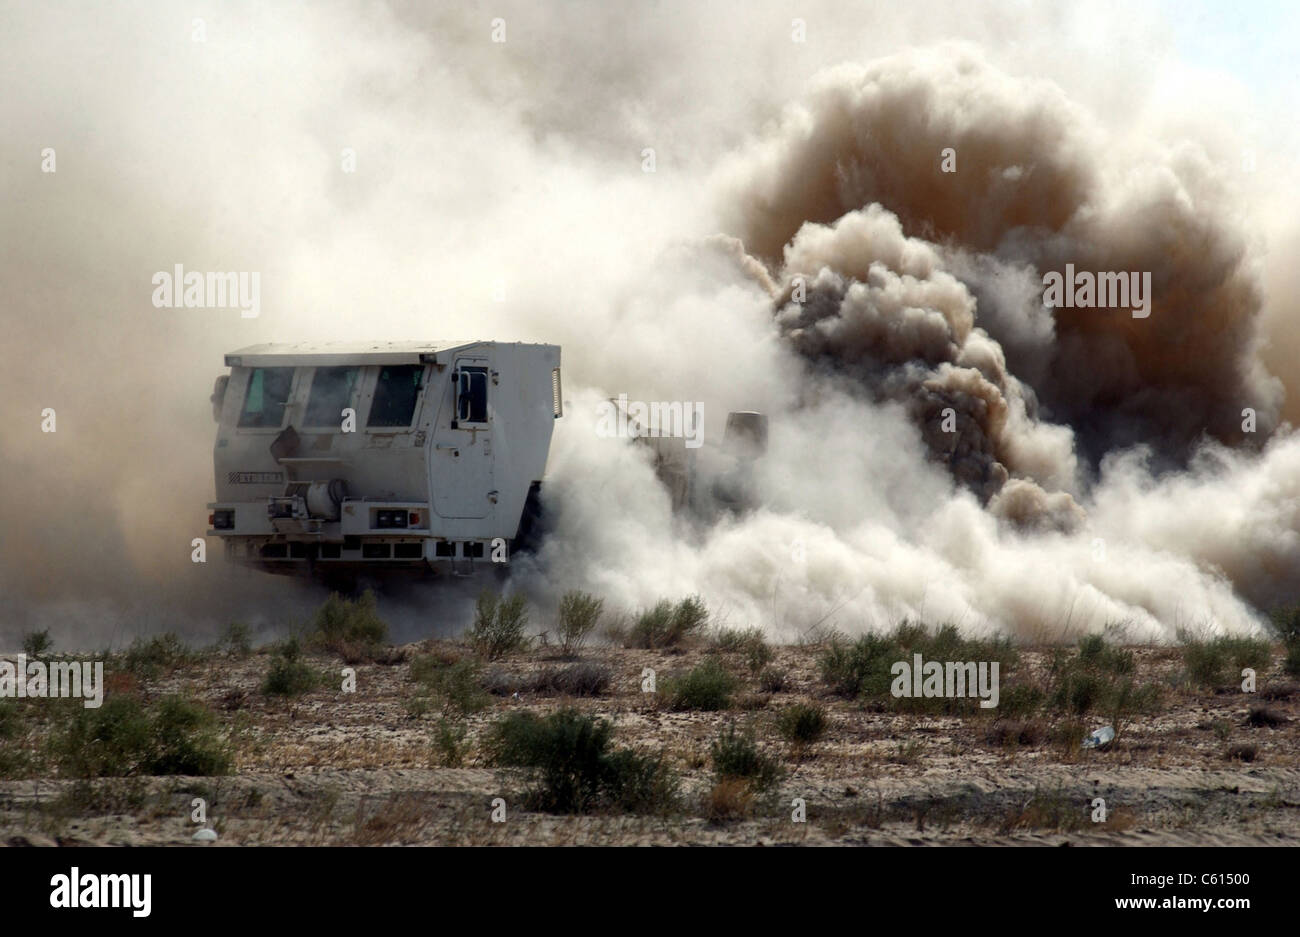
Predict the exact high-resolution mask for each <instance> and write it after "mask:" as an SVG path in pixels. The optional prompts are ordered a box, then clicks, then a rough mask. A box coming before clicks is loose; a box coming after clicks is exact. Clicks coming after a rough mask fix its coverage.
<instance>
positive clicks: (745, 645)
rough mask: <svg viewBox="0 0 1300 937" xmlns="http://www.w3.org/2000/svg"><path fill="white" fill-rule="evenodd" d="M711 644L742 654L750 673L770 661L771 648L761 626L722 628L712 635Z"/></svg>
mask: <svg viewBox="0 0 1300 937" xmlns="http://www.w3.org/2000/svg"><path fill="white" fill-rule="evenodd" d="M713 646H714V647H715V648H717V649H718V650H720V651H728V652H731V653H737V654H742V655H744V658H745V663H746V665H747V666H748V667H749V670H750V672H751V673H758V672H759V671H760V670H762V669H763V668H764V667H766V666H767V665H768V664H770V663H771V662H772V658H773V656H774V655H773V653H772V649H771V648H770V647H769V646H768V644H767V640H766V639H765V638H764V637H763V629H762V628H747V629H745V630H743V631H742V630H740V629H738V628H723V629H721V630H719V631H718V633H717V634H715V635H714V637H713Z"/></svg>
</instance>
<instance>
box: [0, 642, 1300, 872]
mask: <svg viewBox="0 0 1300 937" xmlns="http://www.w3.org/2000/svg"><path fill="white" fill-rule="evenodd" d="M236 643H237V644H238V643H239V642H236ZM624 643H626V642H624ZM835 646H839V647H841V648H843V647H851V646H852V641H851V640H849V639H843V640H842V641H840V642H838V643H837V642H836V641H833V640H830V639H823V640H819V641H816V642H809V643H806V644H803V645H798V646H785V647H772V646H769V645H767V644H766V643H765V642H763V641H762V640H761V639H760V638H758V637H757V635H756V634H754V633H750V634H749V635H745V634H743V633H739V632H732V633H730V634H723V633H715V634H713V635H711V636H705V635H703V634H701V635H698V636H691V637H686V638H683V639H682V640H679V641H675V642H674V643H673V644H672V645H670V646H667V647H652V648H637V647H625V646H620V643H619V642H618V641H617V640H616V639H615V640H610V639H608V638H600V637H593V640H592V641H590V642H589V643H588V644H587V645H586V646H585V647H582V648H581V649H580V650H577V651H576V652H571V653H567V654H566V653H563V652H562V651H561V650H559V649H558V648H557V647H556V646H555V645H554V644H552V643H547V644H542V643H541V642H539V641H537V640H534V641H532V642H531V644H530V645H529V646H527V647H523V648H516V649H515V650H512V651H509V652H505V653H502V652H500V651H499V650H498V651H497V652H496V653H494V654H491V655H484V654H483V653H481V649H476V648H475V647H474V646H472V645H471V644H470V643H469V642H468V641H451V640H429V641H424V642H420V643H415V644H408V645H403V646H400V647H393V646H388V645H382V646H381V645H378V644H374V645H370V646H365V647H362V646H358V645H356V644H349V643H348V642H341V643H340V642H334V643H333V644H332V645H329V643H328V642H326V643H325V644H322V643H321V642H315V643H313V642H311V641H309V640H308V641H305V642H304V644H303V649H302V650H301V651H300V652H299V653H298V654H297V655H296V656H295V655H293V654H290V655H289V659H291V660H292V661H293V666H294V667H296V668H298V669H299V670H300V671H301V672H302V673H307V674H309V677H308V678H307V680H306V684H307V685H305V686H303V687H297V688H290V690H289V691H288V692H285V691H283V690H281V691H271V690H268V685H269V684H268V674H269V673H270V671H271V670H272V669H273V668H274V667H275V666H276V662H277V661H280V663H281V664H283V661H284V659H285V657H284V654H283V653H282V651H280V650H278V649H277V648H276V647H275V646H268V647H262V648H257V649H254V648H251V647H249V646H248V645H247V644H246V643H245V644H243V646H241V647H238V648H236V649H231V648H230V647H218V648H210V649H207V650H205V651H192V650H190V649H188V648H185V647H184V646H183V645H181V644H180V643H179V642H172V643H171V644H168V643H167V642H166V641H162V640H156V641H154V642H153V644H146V643H141V644H140V645H139V647H137V648H136V649H135V651H133V652H131V653H128V654H117V655H113V656H111V657H109V659H108V661H107V665H106V678H105V683H106V686H107V694H106V700H105V707H104V708H103V709H102V710H100V712H104V713H106V712H108V711H109V708H110V707H109V704H110V703H111V701H112V700H113V698H114V697H115V696H118V697H129V698H130V699H131V700H134V701H136V703H138V704H139V705H140V706H141V707H143V708H144V709H143V711H152V710H150V707H156V706H157V705H158V704H159V701H161V700H164V699H167V698H169V697H173V696H181V697H184V698H186V699H188V700H190V701H191V703H193V704H197V709H198V711H200V712H203V713H206V714H207V715H205V716H204V718H205V719H207V720H208V723H207V727H206V728H204V729H202V730H201V732H202V733H204V735H203V737H204V738H206V739H207V740H208V743H210V744H212V745H216V746H218V747H219V749H220V750H221V752H223V753H224V755H225V757H226V758H227V761H226V763H225V764H224V765H223V766H222V767H218V768H214V769H213V772H215V773H210V774H208V776H202V777H194V776H184V775H176V774H165V773H162V771H160V770H158V769H157V768H155V769H153V770H149V769H142V768H140V767H139V766H138V765H137V766H135V767H132V766H130V765H129V764H127V763H123V764H120V765H118V766H117V767H115V768H108V767H105V763H103V762H96V763H95V766H92V767H87V766H86V765H84V764H82V763H81V762H78V761H76V758H75V757H73V758H72V760H69V758H70V756H69V755H68V752H69V750H70V746H72V747H75V748H76V749H77V750H76V753H75V754H76V755H84V754H85V753H86V751H88V750H89V749H90V748H91V747H92V746H95V745H101V744H106V743H104V742H103V739H102V738H101V737H100V736H102V735H103V733H104V732H105V731H107V730H105V729H103V727H102V726H100V727H99V728H93V726H92V730H90V731H88V732H87V731H83V732H82V734H81V735H75V734H74V733H73V731H72V729H70V728H68V726H69V725H71V724H72V723H71V721H70V720H74V719H76V718H80V719H83V720H84V719H87V718H91V717H90V716H88V715H87V713H91V712H93V711H90V710H84V707H81V706H80V704H79V703H78V702H77V701H55V700H42V699H37V700H32V699H28V700H21V701H20V700H6V701H3V702H4V705H5V706H6V707H8V711H7V713H6V715H5V718H4V719H3V724H2V725H0V729H2V730H3V732H4V736H5V737H4V751H5V760H4V764H3V767H4V774H5V777H4V779H3V780H0V842H3V843H6V844H10V845H24V844H34V845H55V844H59V845H64V844H101V845H136V844H177V845H193V844H194V843H195V841H194V838H193V837H194V833H195V832H196V831H197V830H198V829H200V828H202V827H207V828H210V829H212V830H213V831H214V832H215V833H216V834H217V839H216V840H215V843H214V845H215V846H216V847H224V846H232V845H233V846H237V845H268V844H270V845H375V844H443V845H446V844H494V845H575V844H579V845H580V844H618V845H634V844H635V845H639V844H748V845H778V844H807V845H832V844H842V845H959V844H967V845H976V844H1032V845H1049V846H1059V845H1065V844H1069V845H1147V844H1160V845H1182V844H1189V845H1244V844H1266V845H1300V754H1298V753H1300V720H1297V718H1296V717H1297V715H1298V714H1297V703H1298V701H1300V688H1298V687H1297V685H1296V683H1295V681H1294V680H1293V679H1291V678H1289V677H1287V676H1286V674H1285V673H1284V672H1283V652H1284V648H1283V646H1282V644H1280V643H1274V644H1271V645H1270V644H1268V643H1266V642H1259V646H1260V647H1262V648H1264V653H1266V655H1267V662H1266V663H1263V664H1262V666H1260V667H1259V669H1258V687H1257V689H1256V690H1255V692H1242V691H1241V688H1240V687H1239V686H1238V685H1237V684H1236V683H1235V682H1234V683H1228V684H1227V685H1226V686H1225V685H1219V686H1204V685H1198V684H1196V683H1195V682H1194V681H1191V680H1189V678H1188V662H1187V659H1186V650H1185V649H1184V648H1181V647H1178V646H1160V647H1131V648H1128V649H1121V648H1120V647H1119V646H1118V645H1114V646H1107V647H1106V653H1107V654H1112V655H1119V656H1120V657H1122V658H1123V659H1124V660H1126V661H1127V662H1126V663H1123V664H1120V665H1116V668H1115V669H1117V670H1118V671H1120V672H1123V673H1125V674H1128V675H1133V676H1135V677H1136V682H1137V684H1139V685H1141V686H1147V687H1157V688H1158V689H1157V690H1156V691H1154V692H1155V693H1156V694H1157V698H1152V699H1151V700H1148V701H1147V702H1146V703H1144V704H1142V705H1140V706H1137V707H1135V708H1132V709H1128V710H1126V709H1125V708H1124V707H1123V706H1111V707H1110V708H1109V710H1107V708H1106V705H1105V704H1104V703H1098V709H1099V711H1092V710H1091V709H1090V708H1089V706H1088V705H1087V704H1079V705H1073V704H1071V705H1068V706H1065V707H1061V706H1056V707H1054V706H1053V704H1052V703H1051V699H1052V697H1051V693H1052V684H1053V680H1054V679H1055V678H1054V676H1053V673H1054V670H1053V668H1054V666H1055V668H1056V672H1057V673H1058V674H1059V671H1060V668H1061V666H1062V665H1061V662H1062V660H1066V661H1068V660H1069V659H1070V658H1071V656H1076V657H1077V655H1079V654H1080V651H1079V649H1078V647H1076V646H1066V647H1064V648H1053V647H1021V648H1016V649H1014V658H1015V663H1014V665H1013V666H1011V667H1010V668H1009V670H1010V674H1009V675H1007V674H1006V673H1005V670H1006V669H1005V668H1004V676H1003V677H1002V681H1003V686H1002V699H1003V705H1004V706H1005V705H1007V701H1008V698H1009V693H1008V691H1009V688H1011V687H1014V686H1018V685H1023V686H1029V685H1035V686H1038V687H1040V688H1043V692H1042V694H1038V693H1037V691H1035V692H1034V693H1030V694H1028V702H1026V697H1025V696H1021V697H1019V698H1018V699H1019V702H1018V703H1014V704H1013V706H1015V707H1018V708H1016V709H1015V711H1014V712H1007V711H1004V710H1003V711H1000V710H981V709H980V708H978V706H976V705H974V702H973V701H967V700H963V701H960V702H958V703H956V704H953V703H951V702H950V701H939V704H938V705H935V706H918V707H914V708H908V707H906V706H899V705H898V704H897V703H898V701H891V700H889V699H883V698H880V697H872V696H870V695H860V694H855V693H854V692H853V691H851V690H850V691H849V692H848V693H845V692H843V690H842V688H840V689H837V688H836V686H835V685H834V681H833V680H832V679H830V678H829V677H828V676H827V663H826V662H827V659H828V654H829V653H830V649H831V648H832V647H835ZM489 656H490V657H495V658H496V659H487V658H488V657H489ZM9 659H13V656H12V655H10V656H9ZM706 662H708V666H712V667H715V668H717V665H720V671H725V673H726V674H727V675H729V681H730V682H729V685H728V687H729V691H728V692H727V693H726V698H725V700H724V701H722V702H720V703H719V702H716V701H715V702H714V703H705V704H704V705H703V707H701V706H700V705H698V701H696V705H690V700H687V701H686V702H683V701H682V699H681V698H680V697H681V691H680V690H679V689H677V688H679V687H680V685H681V684H680V682H674V681H675V679H676V677H677V676H678V675H681V674H684V673H688V672H690V671H691V670H692V669H693V668H697V667H699V666H700V665H702V664H705V663H706ZM1212 666H1216V665H1212ZM1223 666H1224V667H1225V668H1227V669H1226V672H1227V673H1228V674H1232V673H1235V671H1236V670H1237V668H1236V667H1235V666H1233V665H1232V661H1231V659H1230V655H1229V659H1228V660H1226V662H1224V663H1223ZM650 671H653V673H654V677H655V688H656V691H655V692H646V689H647V683H646V677H647V676H648V674H649V672H650ZM454 674H459V675H460V678H459V679H454V678H449V675H454ZM566 674H567V676H568V678H569V679H568V680H567V682H566V678H565V675H566ZM350 676H352V677H354V679H355V689H353V690H352V691H351V692H348V691H347V690H346V689H345V686H344V685H345V682H347V681H348V680H349V679H350ZM1238 679H1239V678H1238ZM1210 682H1211V683H1213V682H1214V681H1210ZM1220 682H1221V683H1222V682H1223V680H1222V679H1221V680H1220ZM675 693H676V694H677V695H676V696H675V695H674V694H675ZM1010 697H1011V698H1012V699H1013V700H1015V699H1017V697H1016V695H1015V693H1011V694H1010ZM931 702H933V701H931ZM714 705H718V706H720V707H721V708H716V709H712V708H709V707H711V706H714ZM799 706H801V707H805V708H806V709H805V711H806V712H816V713H820V716H819V717H815V718H814V720H813V721H815V722H818V723H819V724H821V725H819V727H818V729H815V730H809V731H807V732H805V733H804V734H802V735H800V734H799V733H798V732H797V731H793V730H788V729H787V730H784V731H783V729H782V725H783V723H782V714H783V713H785V712H786V711H788V710H791V709H792V708H793V707H799ZM76 710H83V711H82V712H80V713H78V712H76ZM560 710H572V711H576V712H577V713H580V714H590V715H593V716H596V717H599V718H601V719H605V720H609V721H610V722H611V723H612V725H613V731H612V735H611V744H612V745H613V747H615V748H619V749H624V748H625V749H629V750H631V751H633V752H636V753H638V754H639V755H642V756H646V757H647V758H655V759H657V763H658V764H660V765H661V766H662V767H663V769H664V770H665V771H666V772H667V773H668V775H670V776H671V777H672V778H673V779H674V786H673V793H672V796H671V797H668V796H665V797H664V798H663V799H662V800H656V801H654V802H653V803H651V804H649V805H642V806H639V807H636V808H633V809H625V808H623V807H620V806H618V805H616V804H610V803H608V802H597V801H593V802H591V803H589V804H584V805H583V806H582V807H581V808H579V812H564V811H557V810H553V809H544V808H543V807H542V806H539V805H538V802H537V800H536V798H535V797H531V796H530V795H529V791H530V790H531V788H530V784H532V783H533V782H534V781H535V780H536V778H535V777H534V776H533V775H529V774H527V773H526V772H525V770H524V769H521V768H518V767H507V766H503V765H502V764H501V763H500V759H499V758H496V757H495V756H494V751H495V749H493V747H492V744H491V742H490V739H491V738H492V737H493V736H492V733H493V726H494V725H496V724H499V723H500V722H501V720H503V719H504V718H506V717H509V716H510V715H511V714H514V713H520V712H529V713H534V714H537V715H539V716H546V715H548V714H552V713H555V712H558V711H560ZM1079 710H1082V712H1080V711H1079ZM1108 712H1109V713H1110V714H1109V715H1108ZM95 718H98V717H97V716H96V717H95ZM1116 721H1118V723H1119V724H1118V725H1117V728H1118V729H1119V734H1118V736H1117V737H1116V738H1115V739H1114V741H1113V742H1111V743H1110V744H1108V745H1105V746H1103V747H1100V748H1084V747H1083V746H1082V744H1081V743H1082V740H1083V738H1084V737H1085V736H1086V735H1087V734H1088V733H1090V732H1092V731H1093V730H1094V729H1096V728H1099V727H1101V726H1103V725H1106V724H1109V723H1111V722H1116ZM83 730H84V725H83ZM728 730H733V731H734V732H736V733H737V734H738V735H739V736H741V737H743V738H746V739H749V740H750V753H751V754H754V753H755V752H756V753H757V758H758V759H759V760H760V762H761V763H762V764H765V765H768V766H769V767H770V769H771V770H770V771H769V772H768V778H769V779H768V781H767V782H766V783H760V782H759V781H758V780H755V777H756V775H755V774H754V772H749V775H748V776H747V777H739V778H730V780H729V779H728V778H727V777H724V776H723V773H722V772H720V770H719V763H718V757H719V756H718V755H717V754H716V751H715V748H714V745H715V741H716V740H717V739H718V738H719V735H720V733H723V732H725V731H728ZM195 731H200V730H198V729H196V730H195ZM96 732H99V733H100V735H99V736H97V735H96ZM69 740H71V741H69ZM201 744H206V743H202V742H200V743H196V745H198V746H199V747H201ZM60 753H61V754H60ZM78 765H80V767H78ZM163 770H166V769H163ZM741 773H742V774H744V772H743V771H742V772H741ZM115 774H116V775H120V776H112V775H115ZM196 798H201V799H202V801H203V808H204V811H205V816H202V817H200V818H199V819H198V820H196V819H195V817H194V815H193V811H194V802H195V799H196ZM1098 798H1100V799H1101V800H1104V813H1099V811H1098V809H1097V807H1098V802H1097V800H1098ZM494 815H495V816H494Z"/></svg>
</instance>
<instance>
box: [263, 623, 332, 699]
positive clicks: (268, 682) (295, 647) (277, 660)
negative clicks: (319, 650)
mask: <svg viewBox="0 0 1300 937" xmlns="http://www.w3.org/2000/svg"><path fill="white" fill-rule="evenodd" d="M319 682H320V675H319V674H317V673H316V671H315V670H314V669H313V668H312V667H311V665H309V664H308V663H307V662H306V661H305V660H303V659H302V648H301V646H300V645H299V644H298V639H297V638H296V637H291V638H289V639H288V640H287V641H284V642H282V643H281V644H279V645H278V646H277V647H276V648H275V650H274V652H272V654H271V666H270V668H269V669H268V670H267V672H266V678H265V679H264V680H263V681H262V692H263V693H265V694H267V695H268V696H301V695H302V694H303V693H306V692H308V691H310V690H314V689H315V688H316V686H317V684H318V683H319Z"/></svg>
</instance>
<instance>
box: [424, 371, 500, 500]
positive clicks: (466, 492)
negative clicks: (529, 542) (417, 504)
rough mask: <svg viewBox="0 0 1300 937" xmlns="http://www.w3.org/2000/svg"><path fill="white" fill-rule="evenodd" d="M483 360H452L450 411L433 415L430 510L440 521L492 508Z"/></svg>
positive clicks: (488, 394)
mask: <svg viewBox="0 0 1300 937" xmlns="http://www.w3.org/2000/svg"><path fill="white" fill-rule="evenodd" d="M495 386H496V385H495V384H494V383H493V380H492V369H491V366H490V364H489V361H488V359H487V358H484V357H462V358H457V359H456V362H455V365H454V367H453V369H452V374H451V381H450V394H451V400H450V401H449V403H450V406H444V407H443V408H442V409H441V412H440V413H439V416H438V429H437V436H436V438H435V442H434V450H433V473H432V475H433V479H432V480H433V508H434V510H435V511H437V512H438V514H439V515H441V516H442V517H465V518H479V517H487V515H488V514H489V513H491V511H492V510H493V508H494V507H495V505H496V500H497V498H496V494H497V493H496V484H495V480H494V477H493V475H494V473H493V464H492V415H493V411H492V396H493V388H494V387H495Z"/></svg>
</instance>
